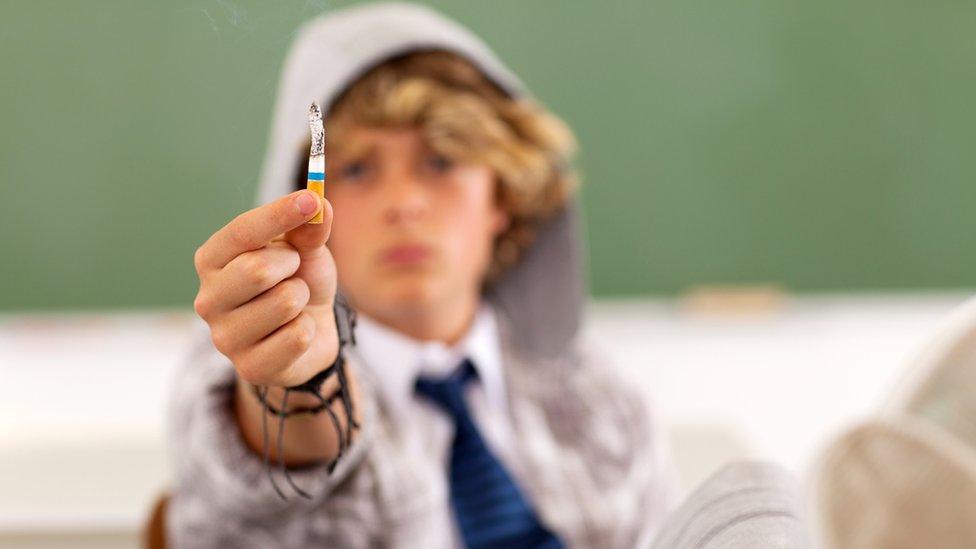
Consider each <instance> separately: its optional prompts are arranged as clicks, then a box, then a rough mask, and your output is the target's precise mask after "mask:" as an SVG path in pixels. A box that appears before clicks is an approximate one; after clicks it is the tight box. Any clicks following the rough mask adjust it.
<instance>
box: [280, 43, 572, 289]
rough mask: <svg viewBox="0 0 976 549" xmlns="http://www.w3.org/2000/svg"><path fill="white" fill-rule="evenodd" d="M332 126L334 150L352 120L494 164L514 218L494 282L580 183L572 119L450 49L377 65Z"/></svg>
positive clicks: (344, 100) (503, 238)
mask: <svg viewBox="0 0 976 549" xmlns="http://www.w3.org/2000/svg"><path fill="white" fill-rule="evenodd" d="M327 125H328V127H327V131H326V139H327V142H326V148H327V149H328V148H329V146H330V145H334V144H336V143H341V142H342V140H343V133H344V129H345V128H347V127H349V126H352V125H359V126H367V127H412V128H417V129H419V130H420V131H421V132H422V134H423V136H424V138H425V140H426V141H427V143H428V145H429V146H430V147H431V148H433V149H434V150H435V151H437V153H439V154H442V155H444V156H446V157H448V158H451V159H452V160H455V161H459V162H475V163H484V164H486V165H488V166H489V167H491V168H492V169H494V170H495V172H496V173H497V175H498V186H497V188H496V198H497V200H498V201H499V204H500V205H501V206H502V208H503V209H504V210H505V211H506V212H507V213H508V215H509V217H510V219H511V223H510V224H509V227H508V228H507V229H506V230H505V231H504V232H503V233H502V234H501V235H499V237H498V238H497V239H496V242H495V248H494V255H493V259H492V264H491V267H490V268H489V272H488V273H487V276H486V280H488V281H490V280H494V279H495V278H497V276H498V275H500V274H501V273H502V272H504V270H505V269H507V268H508V267H510V266H511V265H513V264H515V263H516V262H517V261H518V259H519V257H521V255H522V253H523V252H524V251H525V250H526V249H527V248H528V247H529V246H530V245H531V244H532V242H533V240H534V239H535V233H536V230H537V228H538V227H539V225H540V224H541V223H542V222H543V221H545V220H546V219H547V218H549V217H550V216H551V215H553V214H554V213H556V212H557V211H559V210H560V209H562V208H563V207H564V206H565V205H566V203H567V201H568V199H569V198H570V197H571V196H572V195H573V193H574V192H575V190H576V188H577V179H576V174H575V173H574V171H573V170H572V169H571V168H570V158H571V156H572V154H573V153H574V152H575V148H576V143H575V139H574V137H573V134H572V132H571V131H570V130H569V128H568V127H567V126H566V124H564V123H563V122H562V121H561V120H560V119H559V118H557V117H555V116H554V115H552V114H551V113H549V112H547V111H546V110H545V109H544V108H543V107H542V106H540V105H539V104H537V103H535V102H533V101H531V100H529V99H525V98H519V99H514V98H512V97H510V96H508V95H507V94H506V93H504V92H503V91H502V90H501V89H500V88H498V87H497V86H496V85H495V84H494V83H492V82H491V81H490V80H488V78H486V77H485V75H484V74H483V73H482V72H481V71H480V70H478V69H477V68H476V67H475V66H474V65H472V64H471V63H470V62H468V61H467V60H465V59H463V58H461V57H459V56H458V55H455V54H453V53H449V52H444V51H425V52H417V53H412V54H408V55H405V56H401V57H398V58H395V59H391V60H389V61H386V62H384V63H382V64H380V65H378V66H376V67H374V68H373V69H372V70H370V71H368V72H366V73H365V74H364V75H363V76H362V77H360V78H359V79H358V80H356V82H354V83H353V84H352V85H351V86H350V87H349V88H348V89H346V90H345V91H344V92H343V93H342V94H341V95H340V96H339V98H338V99H337V100H336V101H335V103H334V104H333V106H332V109H331V112H330V114H329V116H328V117H327ZM304 177H305V176H304V173H301V174H299V177H298V180H297V182H296V183H297V184H298V185H299V187H304V185H305V181H304Z"/></svg>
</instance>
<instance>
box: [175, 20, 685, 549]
mask: <svg viewBox="0 0 976 549" xmlns="http://www.w3.org/2000/svg"><path fill="white" fill-rule="evenodd" d="M312 101H318V102H320V104H322V105H323V110H324V111H326V112H328V113H329V114H328V116H326V124H327V131H326V135H327V139H328V146H327V147H326V150H327V158H328V160H327V161H328V176H327V185H326V198H327V200H326V201H324V202H323V203H321V204H319V203H318V199H317V198H316V197H315V196H314V194H312V193H310V192H308V191H301V190H299V191H295V189H301V188H303V187H304V185H305V173H304V171H303V168H301V166H303V164H304V162H305V161H306V159H307V151H308V147H307V141H306V139H307V138H305V137H304V135H305V132H307V128H306V127H305V126H304V124H303V121H304V119H305V112H306V111H307V109H308V105H309V104H310V103H311V102H312ZM571 144H572V139H571V135H570V134H569V132H568V130H567V129H566V128H565V126H564V125H562V124H561V123H560V122H559V121H558V120H557V119H555V118H554V117H553V116H552V115H549V114H547V113H546V112H545V111H544V110H543V109H541V107H539V106H537V105H535V104H534V103H533V102H532V101H531V100H530V99H529V98H528V96H527V93H526V91H525V90H524V88H523V87H522V85H521V83H520V82H519V81H518V80H517V79H516V78H515V76H514V75H512V74H511V73H510V72H509V71H508V70H507V69H506V68H505V67H504V66H503V65H502V64H501V63H500V61H498V60H497V59H496V58H495V57H494V55H493V54H492V53H491V52H490V51H489V50H488V48H487V47H486V46H485V45H484V44H483V43H481V42H480V41H479V40H478V39H477V38H475V37H474V36H473V35H471V34H470V33H469V32H468V31H467V30H466V29H464V28H462V27H460V26H459V25H457V24H456V23H453V22H451V21H448V20H446V19H444V18H443V17H441V16H439V15H437V14H435V13H433V12H432V11H430V10H428V9H426V8H421V7H417V6H411V5H404V4H381V5H373V6H367V7H361V8H354V9H347V10H344V11H341V12H337V13H334V14H331V15H329V16H326V17H323V18H320V19H318V20H315V21H313V22H311V23H310V24H308V25H307V26H306V27H305V28H304V29H303V31H302V33H301V34H300V35H299V37H298V38H297V39H296V42H295V44H294V45H293V48H292V52H291V54H290V56H289V58H288V60H287V62H286V65H285V70H284V73H283V76H282V82H281V87H280V89H279V96H278V102H277V106H276V114H275V122H274V125H273V128H272V135H271V142H270V145H269V151H268V155H267V158H266V161H265V167H264V171H263V175H262V179H261V182H260V196H259V202H260V204H261V205H260V206H259V207H257V208H255V209H253V210H250V211H249V212H245V213H244V214H242V215H240V216H238V217H237V218H235V219H234V220H232V221H231V222H230V223H228V224H227V225H226V226H225V227H223V228H221V229H220V230H218V231H217V232H216V233H214V235H213V236H211V237H210V238H209V239H208V240H207V242H206V243H204V244H203V245H202V246H201V247H200V248H199V249H198V250H197V253H196V255H195V257H194V262H195V265H196V268H197V272H198V274H199V275H200V280H201V284H200V291H199V293H198V294H197V297H196V300H195V302H194V308H195V310H196V311H197V313H198V314H199V315H200V317H201V318H202V319H203V320H204V321H205V323H206V324H205V325H201V336H200V340H199V345H198V346H197V347H196V348H195V349H194V352H193V354H192V356H190V357H189V359H188V360H187V363H186V366H185V368H184V369H183V371H182V377H181V379H180V380H179V381H178V383H177V393H176V397H175V399H174V408H173V425H172V427H173V429H172V432H173V438H174V440H173V445H174V449H175V459H176V462H177V485H176V490H175V493H174V497H173V500H172V502H171V504H170V509H171V511H170V519H169V521H168V524H169V532H170V537H171V539H173V540H174V541H176V542H177V545H179V546H232V547H269V546H287V547H303V546H319V547H367V546H370V547H371V546H390V547H458V546H468V547H490V546H499V545H518V546H525V547H562V546H586V547H632V546H634V545H635V544H636V543H637V541H638V539H646V536H647V535H648V534H649V533H650V532H652V531H653V530H654V529H655V528H656V527H657V525H658V523H659V522H660V520H661V519H662V518H663V515H664V513H665V511H666V509H667V508H668V507H669V505H670V503H671V501H672V497H673V493H674V490H673V476H672V474H671V468H670V462H669V457H668V455H667V452H666V450H665V446H664V444H663V442H662V440H663V432H662V430H661V429H660V428H659V427H658V426H656V425H655V424H654V423H653V421H652V418H651V417H649V416H648V414H647V412H646V409H645V407H644V403H643V402H642V401H641V399H640V398H639V397H638V395H637V394H636V393H635V392H634V391H633V390H632V389H631V388H629V387H626V386H625V385H624V384H623V383H622V382H621V381H619V380H618V379H617V378H616V377H615V376H614V375H613V373H612V371H611V370H610V369H609V366H608V365H607V364H606V360H604V359H603V358H602V357H601V356H599V355H598V354H594V353H592V352H591V351H589V350H588V349H587V348H585V346H583V345H582V344H581V342H580V341H579V338H578V334H577V332H578V328H579V320H580V307H581V302H582V299H581V298H582V295H581V294H582V286H583V284H582V280H581V268H580V265H579V259H580V257H579V256H580V252H579V246H578V243H577V235H576V226H577V220H576V218H577V215H576V208H575V205H574V204H575V203H574V199H573V189H574V184H573V177H572V173H571V172H570V171H569V170H568V168H567V166H568V161H569V155H570V150H571ZM289 192H290V194H289ZM282 195H286V196H284V197H282ZM319 208H322V209H323V217H324V223H323V224H321V225H313V224H306V221H307V220H309V219H311V218H312V217H313V216H314V215H315V214H316V213H317V211H318V210H319ZM326 242H328V246H327V247H326ZM337 286H338V287H340V288H341V290H342V294H343V295H344V296H345V298H346V299H347V301H348V302H349V304H350V305H351V306H352V308H354V309H355V310H356V311H357V312H358V314H359V319H360V320H359V324H358V326H357V329H356V342H355V345H352V346H348V347H344V348H343V349H342V350H341V352H342V353H344V354H343V356H345V358H346V360H347V361H348V362H347V366H348V373H349V386H350V389H351V395H352V398H351V400H352V402H353V404H354V407H353V409H354V410H355V413H354V414H355V416H356V417H354V418H353V419H355V420H356V423H357V424H358V425H359V426H360V427H359V428H358V429H355V430H353V437H352V440H351V445H350V446H349V447H348V449H347V450H346V451H344V452H343V453H342V455H341V457H340V458H339V459H338V461H337V466H336V467H335V469H334V470H332V471H331V472H330V471H329V470H328V463H329V462H330V461H332V460H333V459H334V458H336V457H337V455H338V451H339V446H340V443H339V439H338V435H337V433H338V431H337V430H336V429H335V428H334V427H333V424H332V423H331V420H330V418H329V417H328V415H327V414H316V415H296V416H290V417H288V418H287V419H286V420H284V421H285V424H286V426H287V429H285V432H284V433H283V436H282V438H281V447H280V448H281V449H280V452H279V451H278V447H277V445H275V444H271V445H270V449H269V450H270V451H271V459H272V460H273V461H275V462H277V463H280V464H282V465H284V466H285V467H287V468H288V470H289V472H290V474H291V477H292V478H293V479H294V481H295V484H296V485H297V486H298V487H300V489H301V490H303V491H305V492H307V493H308V494H310V496H311V499H310V500H305V499H303V498H300V497H291V498H288V499H287V500H285V499H282V498H280V497H279V496H278V495H277V494H276V493H275V491H274V490H273V489H272V487H271V485H270V483H269V482H268V478H267V477H266V476H265V470H264V468H263V463H262V459H261V453H262V451H263V450H264V449H265V448H268V445H267V439H265V437H264V435H265V433H263V432H262V427H261V425H262V420H264V419H267V418H266V416H264V414H267V413H268V412H267V411H266V410H265V408H264V405H263V404H262V403H261V401H260V400H259V399H258V398H256V396H255V393H254V391H253V389H254V387H255V386H260V387H266V388H267V391H268V392H267V395H266V400H267V402H268V403H269V404H271V405H272V406H273V407H277V408H287V409H291V408H293V407H302V406H314V405H315V404H317V403H318V400H317V399H315V398H314V396H313V395H308V394H301V393H291V394H290V396H289V397H288V400H287V402H283V396H284V394H285V393H284V391H283V389H282V388H283V387H289V386H294V385H296V384H300V383H303V382H305V381H306V380H308V379H309V378H312V377H313V376H315V375H316V374H317V373H318V372H320V371H322V370H323V369H324V368H326V367H327V366H328V365H330V364H332V363H333V362H334V361H335V360H336V357H337V355H338V353H339V352H340V349H339V343H338V335H337V326H336V322H335V317H334V315H333V306H334V299H335V295H336V290H337ZM334 388H335V387H334V379H332V380H330V382H327V383H326V385H325V386H324V387H323V388H322V392H323V394H329V393H330V392H331V391H332V390H334ZM333 411H334V413H335V416H336V418H337V419H338V422H339V423H340V427H341V429H342V430H345V429H346V428H347V427H348V421H349V419H350V418H348V417H346V414H345V409H344V408H343V407H342V406H340V403H339V402H336V403H335V405H334V408H333ZM271 419H272V421H270V422H268V423H270V428H269V430H270V432H269V433H268V434H269V435H270V440H276V439H277V435H278V434H279V433H278V430H277V425H278V422H277V418H276V417H275V416H272V417H271Z"/></svg>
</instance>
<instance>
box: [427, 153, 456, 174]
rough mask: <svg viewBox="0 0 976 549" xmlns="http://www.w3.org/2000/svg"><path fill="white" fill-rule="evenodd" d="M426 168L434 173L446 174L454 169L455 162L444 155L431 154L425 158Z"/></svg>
mask: <svg viewBox="0 0 976 549" xmlns="http://www.w3.org/2000/svg"><path fill="white" fill-rule="evenodd" d="M424 167H425V168H427V169H428V170H430V171H432V172H434V173H445V172H447V171H450V169H451V168H453V167H454V162H453V161H452V160H451V159H450V158H448V157H446V156H444V155H442V154H429V155H427V157H426V158H424Z"/></svg>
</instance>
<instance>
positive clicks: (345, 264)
mask: <svg viewBox="0 0 976 549" xmlns="http://www.w3.org/2000/svg"><path fill="white" fill-rule="evenodd" d="M326 198H328V199H329V202H331V203H332V211H333V212H334V214H333V218H332V231H331V233H330V234H329V242H328V247H329V251H331V252H332V256H333V257H334V258H335V260H336V266H337V268H338V269H339V270H344V269H349V268H352V267H354V266H355V265H356V264H357V263H359V262H360V258H361V256H364V255H365V252H366V250H365V246H363V242H369V241H370V237H369V231H368V230H367V229H368V228H367V227H364V226H363V223H362V220H363V219H365V216H364V215H363V212H362V211H361V209H362V208H361V205H360V203H359V201H357V200H352V199H350V197H348V196H345V194H344V193H341V192H339V193H337V192H332V193H326Z"/></svg>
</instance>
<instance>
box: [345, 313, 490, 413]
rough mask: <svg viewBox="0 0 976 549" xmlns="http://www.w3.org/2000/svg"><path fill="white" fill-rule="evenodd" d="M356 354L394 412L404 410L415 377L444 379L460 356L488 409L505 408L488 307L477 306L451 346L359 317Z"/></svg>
mask: <svg viewBox="0 0 976 549" xmlns="http://www.w3.org/2000/svg"><path fill="white" fill-rule="evenodd" d="M356 352H357V354H358V355H359V357H360V358H361V359H362V360H363V362H364V363H365V364H366V366H367V367H368V368H370V369H371V370H372V371H373V373H374V374H375V378H376V383H377V384H378V385H379V389H380V393H381V395H382V397H383V398H384V399H386V400H387V402H388V403H389V404H390V406H391V407H392V408H393V410H394V411H397V412H400V411H403V410H404V407H405V406H406V405H407V404H408V403H409V402H410V401H411V399H412V398H413V396H414V381H415V380H416V379H417V376H418V375H420V374H424V375H430V376H435V377H440V376H445V375H447V374H449V373H450V372H451V371H452V370H453V369H454V368H456V367H457V366H458V365H459V364H460V363H461V361H462V360H463V359H464V358H469V359H471V361H472V362H473V363H474V368H475V370H476V371H477V372H478V377H479V379H480V380H481V385H482V386H483V387H484V390H485V396H486V398H487V401H488V405H489V406H490V407H491V408H493V409H494V410H495V411H498V412H504V411H505V410H506V401H505V399H506V395H505V383H504V379H503V374H502V357H501V345H500V341H499V338H498V325H497V322H496V318H495V313H494V311H493V310H492V308H491V306H490V305H488V304H487V303H482V305H481V307H480V308H479V309H478V312H477V314H476V316H475V319H474V322H473V323H472V325H471V328H470V329H469V330H468V333H467V334H465V336H464V337H463V338H462V339H461V340H460V341H459V342H458V343H457V344H456V345H454V346H452V347H449V346H447V345H445V344H444V343H442V342H440V341H420V340H417V339H413V338H411V337H409V336H406V335H404V334H402V333H400V332H398V331H396V330H394V329H392V328H389V327H387V326H384V325H382V324H380V323H379V322H377V321H376V320H374V319H372V318H370V317H368V316H366V315H364V314H360V315H359V318H358V320H357V323H356Z"/></svg>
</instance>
